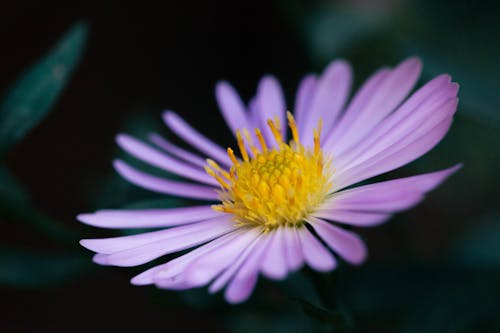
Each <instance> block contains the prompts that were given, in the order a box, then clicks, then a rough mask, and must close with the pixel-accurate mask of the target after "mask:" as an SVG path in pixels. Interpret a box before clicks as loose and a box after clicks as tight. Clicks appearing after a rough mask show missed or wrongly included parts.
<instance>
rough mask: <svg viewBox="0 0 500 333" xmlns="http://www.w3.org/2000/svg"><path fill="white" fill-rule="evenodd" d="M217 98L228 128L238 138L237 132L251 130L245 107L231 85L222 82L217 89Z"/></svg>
mask: <svg viewBox="0 0 500 333" xmlns="http://www.w3.org/2000/svg"><path fill="white" fill-rule="evenodd" d="M215 96H216V98H217V103H218V104H219V109H220V111H221V114H222V116H223V117H224V120H225V121H226V124H227V126H228V127H229V128H230V129H231V132H232V133H233V134H234V135H235V136H236V131H237V130H241V129H243V128H246V129H248V130H251V128H250V126H249V122H248V118H247V115H246V110H245V105H244V104H243V102H242V101H241V98H240V96H239V95H238V93H237V92H236V90H235V89H234V88H233V86H231V85H230V84H229V83H227V82H225V81H221V82H218V83H217V86H216V87H215Z"/></svg>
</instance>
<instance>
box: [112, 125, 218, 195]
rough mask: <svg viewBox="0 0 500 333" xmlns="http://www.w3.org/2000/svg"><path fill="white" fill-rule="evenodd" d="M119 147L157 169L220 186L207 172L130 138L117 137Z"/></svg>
mask: <svg viewBox="0 0 500 333" xmlns="http://www.w3.org/2000/svg"><path fill="white" fill-rule="evenodd" d="M116 142H117V143H118V145H119V146H120V147H121V148H122V149H123V150H125V151H126V152H127V153H129V154H130V155H132V156H134V157H136V158H138V159H140V160H142V161H144V162H146V163H149V164H151V165H153V166H155V167H158V168H161V169H163V170H166V171H169V172H172V173H174V174H176V175H179V176H182V177H185V178H189V179H191V180H194V181H198V182H201V183H205V184H208V185H213V186H218V183H217V181H216V180H215V179H214V178H212V177H210V176H209V175H208V174H207V173H206V172H205V170H203V169H200V168H197V167H193V166H191V165H190V164H187V163H184V162H181V161H179V160H177V159H175V158H172V157H170V156H168V155H167V154H166V153H163V152H160V151H158V150H156V149H154V148H153V147H151V146H149V145H147V144H145V143H143V142H141V141H139V140H137V139H135V138H133V137H131V136H129V135H126V134H120V135H118V136H117V137H116Z"/></svg>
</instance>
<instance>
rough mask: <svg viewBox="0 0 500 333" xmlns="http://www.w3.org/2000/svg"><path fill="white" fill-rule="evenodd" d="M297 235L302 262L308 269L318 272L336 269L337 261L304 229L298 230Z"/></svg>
mask: <svg viewBox="0 0 500 333" xmlns="http://www.w3.org/2000/svg"><path fill="white" fill-rule="evenodd" d="M297 233H298V235H299V239H300V244H301V246H302V251H303V253H304V261H305V262H306V263H307V265H309V267H311V268H313V269H315V270H317V271H320V272H327V271H331V270H332V269H334V268H335V267H337V261H336V260H335V258H334V257H333V255H332V254H331V253H330V252H329V251H328V250H327V249H325V247H324V246H323V244H321V243H320V241H318V240H317V239H316V237H314V236H313V235H312V234H311V232H310V231H309V230H307V228H306V227H302V228H300V229H298V230H297Z"/></svg>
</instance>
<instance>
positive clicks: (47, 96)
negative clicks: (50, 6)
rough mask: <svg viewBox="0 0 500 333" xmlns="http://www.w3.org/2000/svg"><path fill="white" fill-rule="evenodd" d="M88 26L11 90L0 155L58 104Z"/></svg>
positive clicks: (1, 115)
mask: <svg viewBox="0 0 500 333" xmlns="http://www.w3.org/2000/svg"><path fill="white" fill-rule="evenodd" d="M87 30H88V28H87V26H86V24H84V23H79V24H76V25H75V26H73V27H72V28H71V29H70V30H69V31H68V32H67V33H66V35H64V36H63V37H62V38H61V39H60V40H59V41H58V42H57V43H56V45H55V46H54V48H53V49H52V50H51V51H50V52H49V53H48V54H47V55H46V56H45V57H43V58H42V59H41V60H40V61H38V62H37V63H36V64H34V65H33V66H32V67H30V68H29V69H28V70H27V71H26V72H25V73H24V74H23V75H22V76H21V77H20V78H19V79H18V80H17V82H16V83H15V84H14V85H13V86H12V87H11V88H10V90H9V91H8V93H7V95H6V97H5V99H4V100H3V102H2V103H1V105H0V155H3V154H5V152H6V151H7V150H8V149H9V148H11V147H12V145H13V144H14V143H16V142H17V141H18V140H20V139H22V138H23V137H24V136H25V135H26V133H27V132H28V131H29V130H31V129H32V128H33V127H34V126H36V125H37V124H38V122H40V120H42V119H43V117H44V116H45V115H46V114H47V113H48V112H49V111H50V109H51V107H52V106H53V105H54V104H55V102H56V100H57V97H58V96H59V94H60V93H61V91H62V90H63V88H64V86H65V85H66V83H67V81H68V79H69V78H70V76H71V73H72V72H73V70H74V69H75V67H76V65H77V64H78V62H79V60H80V58H81V55H82V52H83V49H84V46H85V40H86V37H87Z"/></svg>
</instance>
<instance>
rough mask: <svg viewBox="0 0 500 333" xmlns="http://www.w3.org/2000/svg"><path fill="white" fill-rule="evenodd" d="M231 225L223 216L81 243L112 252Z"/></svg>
mask: <svg viewBox="0 0 500 333" xmlns="http://www.w3.org/2000/svg"><path fill="white" fill-rule="evenodd" d="M231 225H232V223H231V220H230V218H229V217H228V216H222V217H216V218H212V219H209V220H205V221H203V222H198V223H193V224H189V225H185V226H180V227H175V228H169V229H163V230H157V231H151V232H144V233H141V234H136V235H131V236H120V237H111V238H99V239H82V240H81V241H80V244H81V245H82V246H83V247H85V248H87V249H89V250H91V251H94V252H99V253H104V254H111V253H115V252H120V251H124V250H129V249H133V248H136V247H139V246H142V245H146V244H149V243H154V242H156V241H160V240H165V239H170V238H176V237H180V236H183V235H187V234H195V233H197V232H200V231H203V230H205V229H209V228H216V229H224V228H227V227H228V226H231Z"/></svg>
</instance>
